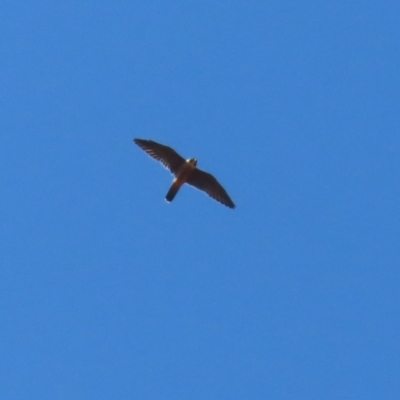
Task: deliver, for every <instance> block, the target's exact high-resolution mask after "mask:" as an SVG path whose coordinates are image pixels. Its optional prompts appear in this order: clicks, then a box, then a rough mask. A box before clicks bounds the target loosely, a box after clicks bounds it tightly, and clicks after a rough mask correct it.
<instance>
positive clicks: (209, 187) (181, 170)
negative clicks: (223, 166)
mask: <svg viewBox="0 0 400 400" xmlns="http://www.w3.org/2000/svg"><path fill="white" fill-rule="evenodd" d="M133 141H134V142H135V143H136V144H137V145H138V146H139V147H140V148H141V149H142V150H144V151H145V152H146V153H147V154H148V155H149V156H151V157H153V158H155V159H156V160H157V161H160V162H161V163H162V164H163V165H164V167H166V168H168V169H169V170H170V171H171V172H172V173H173V174H174V175H175V178H174V180H173V181H172V185H171V187H170V188H169V190H168V192H167V195H166V196H165V200H167V201H168V202H170V201H172V200H173V199H174V197H175V196H176V194H177V193H178V190H179V189H180V187H181V186H182V185H183V184H184V183H188V184H189V185H191V186H194V187H195V188H197V189H200V190H203V191H204V192H206V193H207V194H208V195H209V196H211V197H212V198H213V199H215V200H217V201H219V202H220V203H222V204H224V205H225V206H227V207H230V208H235V204H233V201H232V200H231V198H230V197H229V195H228V193H227V192H226V191H225V189H224V188H223V187H222V186H221V184H220V183H219V182H218V181H217V180H216V179H215V178H214V176H212V175H211V174H209V173H208V172H204V171H202V170H201V169H198V168H197V167H196V165H197V160H196V159H195V158H188V159H187V160H185V159H184V158H183V157H181V156H180V155H179V154H178V153H177V152H176V151H175V150H174V149H172V148H171V147H168V146H164V145H163V144H160V143H157V142H154V141H153V140H145V139H133Z"/></svg>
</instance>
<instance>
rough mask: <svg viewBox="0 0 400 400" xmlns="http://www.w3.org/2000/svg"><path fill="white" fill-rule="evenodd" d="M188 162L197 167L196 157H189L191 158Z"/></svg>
mask: <svg viewBox="0 0 400 400" xmlns="http://www.w3.org/2000/svg"><path fill="white" fill-rule="evenodd" d="M187 162H188V163H189V164H192V165H193V167H195V166H196V165H197V160H196V159H195V158H189V159H188V160H187Z"/></svg>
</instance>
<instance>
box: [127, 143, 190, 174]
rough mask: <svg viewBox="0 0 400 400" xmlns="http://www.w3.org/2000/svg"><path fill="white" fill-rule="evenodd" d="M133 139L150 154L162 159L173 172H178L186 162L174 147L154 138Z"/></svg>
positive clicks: (158, 159)
mask: <svg viewBox="0 0 400 400" xmlns="http://www.w3.org/2000/svg"><path fill="white" fill-rule="evenodd" d="M133 141H134V142H135V143H136V144H137V145H138V146H139V147H140V148H141V149H143V150H144V151H145V152H146V153H147V154H148V155H149V156H151V157H153V158H155V159H156V160H157V161H160V162H161V163H162V164H163V165H164V167H166V168H168V169H169V170H170V171H171V172H172V173H173V174H175V173H177V172H178V171H179V169H180V167H181V166H182V165H183V163H184V162H185V159H184V158H183V157H181V156H180V155H179V154H178V153H177V152H176V151H175V150H174V149H172V148H171V147H168V146H164V145H163V144H160V143H157V142H154V141H153V140H145V139H133Z"/></svg>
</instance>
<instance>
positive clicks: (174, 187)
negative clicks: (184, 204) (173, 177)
mask: <svg viewBox="0 0 400 400" xmlns="http://www.w3.org/2000/svg"><path fill="white" fill-rule="evenodd" d="M180 187H181V185H179V184H178V183H177V182H173V183H172V185H171V187H170V188H169V190H168V193H167V195H166V196H165V200H167V201H168V202H170V201H172V200H173V199H174V197H175V196H176V194H177V193H178V190H179V188H180Z"/></svg>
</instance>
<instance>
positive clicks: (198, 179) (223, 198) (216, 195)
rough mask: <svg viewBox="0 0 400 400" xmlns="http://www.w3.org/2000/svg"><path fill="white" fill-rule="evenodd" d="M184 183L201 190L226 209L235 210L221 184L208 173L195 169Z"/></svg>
mask: <svg viewBox="0 0 400 400" xmlns="http://www.w3.org/2000/svg"><path fill="white" fill-rule="evenodd" d="M186 183H188V184H189V185H192V186H194V187H196V188H197V189H200V190H203V191H204V192H206V193H207V194H208V195H209V196H211V197H212V198H213V199H215V200H217V201H219V202H220V203H222V204H224V205H226V206H227V207H230V208H235V204H233V201H232V199H231V198H230V197H229V195H228V193H226V191H225V189H224V188H223V187H222V186H221V184H220V183H219V182H218V181H217V180H216V179H215V178H214V177H213V176H212V175H211V174H209V173H208V172H204V171H202V170H201V169H197V168H196V169H195V170H194V171H193V173H192V175H191V176H190V177H189V179H188V180H187V182H186Z"/></svg>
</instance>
